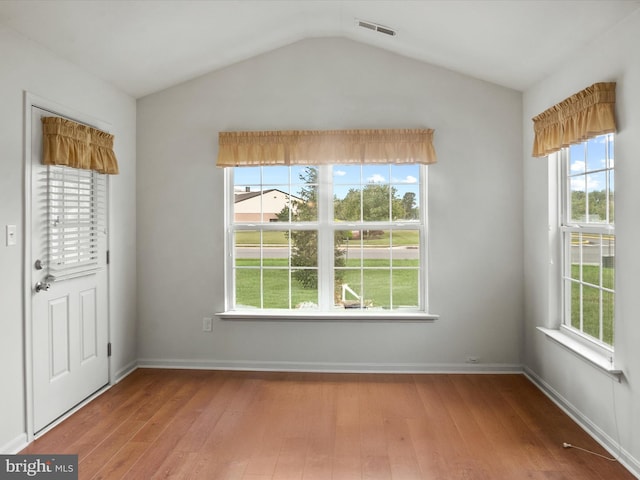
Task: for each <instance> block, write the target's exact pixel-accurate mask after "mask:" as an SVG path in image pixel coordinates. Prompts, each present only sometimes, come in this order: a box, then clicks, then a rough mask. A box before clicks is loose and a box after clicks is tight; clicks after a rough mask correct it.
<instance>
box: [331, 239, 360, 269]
mask: <svg viewBox="0 0 640 480" xmlns="http://www.w3.org/2000/svg"><path fill="white" fill-rule="evenodd" d="M360 238H361V232H360V230H338V231H336V232H335V234H334V240H333V241H334V251H333V266H334V267H346V266H349V267H353V266H360V264H361V263H362V249H361V247H360V243H361V242H360Z"/></svg>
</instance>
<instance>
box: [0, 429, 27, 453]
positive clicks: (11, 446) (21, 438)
mask: <svg viewBox="0 0 640 480" xmlns="http://www.w3.org/2000/svg"><path fill="white" fill-rule="evenodd" d="M27 445H29V442H28V441H27V434H26V433H21V434H20V435H18V436H17V437H16V438H14V439H13V440H11V441H10V442H9V443H6V444H5V445H3V446H2V447H0V453H2V454H3V455H15V454H16V453H18V452H19V451H20V450H22V449H24V448H26V447H27Z"/></svg>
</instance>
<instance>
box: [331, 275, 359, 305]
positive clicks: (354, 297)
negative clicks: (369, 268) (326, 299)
mask: <svg viewBox="0 0 640 480" xmlns="http://www.w3.org/2000/svg"><path fill="white" fill-rule="evenodd" d="M361 272H362V271H361V270H360V269H357V270H354V269H337V270H336V275H335V287H334V289H335V306H338V307H344V308H360V302H361V298H362V297H361V294H362V280H361V278H362V277H361Z"/></svg>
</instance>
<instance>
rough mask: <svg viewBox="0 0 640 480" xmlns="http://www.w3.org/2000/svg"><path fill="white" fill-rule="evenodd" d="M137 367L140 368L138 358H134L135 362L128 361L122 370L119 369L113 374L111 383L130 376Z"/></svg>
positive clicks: (113, 383)
mask: <svg viewBox="0 0 640 480" xmlns="http://www.w3.org/2000/svg"><path fill="white" fill-rule="evenodd" d="M137 369H138V361H137V360H134V361H133V362H130V363H128V364H127V365H125V366H124V367H122V368H121V369H120V370H118V371H117V372H115V373H114V374H113V379H112V380H111V384H112V385H115V384H116V383H119V382H121V381H122V380H124V379H125V378H126V377H128V376H129V375H131V374H132V373H133V372H135V371H136V370H137Z"/></svg>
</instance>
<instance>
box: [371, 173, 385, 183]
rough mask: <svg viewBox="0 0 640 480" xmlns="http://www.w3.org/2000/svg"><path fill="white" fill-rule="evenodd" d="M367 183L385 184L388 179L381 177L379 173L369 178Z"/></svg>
mask: <svg viewBox="0 0 640 480" xmlns="http://www.w3.org/2000/svg"><path fill="white" fill-rule="evenodd" d="M367 182H369V183H385V182H386V179H385V178H384V177H383V176H382V175H380V174H379V173H374V174H373V175H371V176H370V177H369V178H367Z"/></svg>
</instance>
